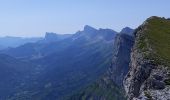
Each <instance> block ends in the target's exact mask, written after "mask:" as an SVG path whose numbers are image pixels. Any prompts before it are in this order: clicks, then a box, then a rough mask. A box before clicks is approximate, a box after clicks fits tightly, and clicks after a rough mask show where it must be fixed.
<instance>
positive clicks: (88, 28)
mask: <svg viewBox="0 0 170 100" xmlns="http://www.w3.org/2000/svg"><path fill="white" fill-rule="evenodd" d="M96 30H97V29H95V28H93V27H91V26H89V25H85V26H84V31H87V32H89V31H96Z"/></svg>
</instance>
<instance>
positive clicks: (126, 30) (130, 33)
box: [120, 27, 134, 35]
mask: <svg viewBox="0 0 170 100" xmlns="http://www.w3.org/2000/svg"><path fill="white" fill-rule="evenodd" d="M133 32H134V29H132V28H130V27H125V28H123V29H122V30H121V31H120V33H121V34H127V35H133Z"/></svg>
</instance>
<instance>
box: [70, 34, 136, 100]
mask: <svg viewBox="0 0 170 100" xmlns="http://www.w3.org/2000/svg"><path fill="white" fill-rule="evenodd" d="M133 42H134V38H133V36H132V34H131V35H129V34H128V33H127V34H126V33H121V34H117V35H116V37H115V41H114V48H113V60H112V64H111V65H110V67H109V68H108V69H107V71H106V73H105V74H104V75H103V76H102V77H101V78H100V79H99V80H97V81H96V82H95V83H94V84H92V85H90V86H88V87H87V88H86V89H85V90H83V91H81V92H79V93H78V94H76V95H73V96H72V97H71V98H70V99H69V100H126V99H125V98H124V94H123V90H122V86H123V79H124V77H125V75H126V74H127V72H128V69H129V67H128V65H129V62H130V52H131V48H132V46H133Z"/></svg>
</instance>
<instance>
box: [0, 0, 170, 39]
mask: <svg viewBox="0 0 170 100" xmlns="http://www.w3.org/2000/svg"><path fill="white" fill-rule="evenodd" d="M169 5H170V0H0V36H6V35H8V36H24V37H34V36H44V34H45V32H56V33H60V34H63V33H75V32H76V31H78V30H82V29H83V27H84V25H90V26H93V27H95V28H111V29H114V30H115V31H120V30H121V29H122V28H123V27H126V26H129V27H132V28H136V27H137V26H138V25H140V24H141V23H142V22H143V21H144V20H145V19H146V18H148V17H150V16H153V15H156V16H161V17H170V6H169Z"/></svg>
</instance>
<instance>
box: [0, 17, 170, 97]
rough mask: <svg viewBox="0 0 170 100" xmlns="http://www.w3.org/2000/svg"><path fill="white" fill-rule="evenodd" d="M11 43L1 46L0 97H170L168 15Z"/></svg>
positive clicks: (51, 34) (85, 28)
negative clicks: (137, 23)
mask: <svg viewBox="0 0 170 100" xmlns="http://www.w3.org/2000/svg"><path fill="white" fill-rule="evenodd" d="M0 40H1V39H0ZM7 40H8V39H7ZM7 40H4V41H7ZM19 40H20V38H17V41H19ZM11 41H13V42H14V40H13V39H12V40H11ZM22 41H25V40H23V39H22ZM14 44H15V45H11V44H8V43H7V45H5V42H4V43H3V42H2V43H1V44H0V45H1V46H0V48H3V49H2V50H0V79H1V81H0V99H2V100H169V98H170V69H169V68H170V67H169V66H170V55H169V54H170V20H169V19H166V18H161V17H156V16H152V17H150V18H148V19H147V20H146V21H145V22H144V23H143V24H142V25H140V26H139V27H138V28H136V29H135V30H134V29H131V28H129V27H125V28H123V29H122V30H121V31H120V32H116V31H114V30H112V29H102V28H100V29H95V28H93V27H91V26H89V25H86V26H85V27H84V29H83V30H81V31H78V32H76V33H75V34H63V35H61V34H56V33H52V32H47V33H46V35H45V37H44V38H36V39H35V40H34V41H32V39H30V40H29V41H27V42H22V43H21V42H19V44H18V43H17V42H14ZM16 44H17V45H16Z"/></svg>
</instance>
